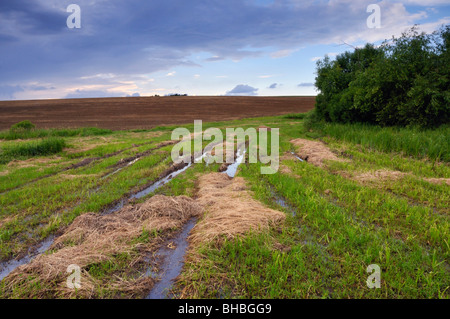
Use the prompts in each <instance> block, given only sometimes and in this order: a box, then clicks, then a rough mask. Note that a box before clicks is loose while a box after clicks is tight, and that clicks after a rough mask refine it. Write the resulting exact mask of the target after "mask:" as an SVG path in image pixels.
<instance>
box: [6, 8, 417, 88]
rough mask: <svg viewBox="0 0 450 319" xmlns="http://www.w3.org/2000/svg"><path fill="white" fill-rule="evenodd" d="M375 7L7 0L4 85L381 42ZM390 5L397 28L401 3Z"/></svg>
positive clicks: (130, 72) (160, 68) (135, 71)
mask: <svg viewBox="0 0 450 319" xmlns="http://www.w3.org/2000/svg"><path fill="white" fill-rule="evenodd" d="M372 2H373V0H360V1H354V2H350V1H312V0H311V1H298V0H276V1H273V2H270V1H262V2H261V1H248V0H228V1H223V0H189V1H186V0H171V1H166V0H152V1H142V0H127V1H123V0H96V1H92V0H77V1H73V0H61V1H57V0H0V45H1V49H0V85H2V84H11V83H24V82H28V83H29V82H33V81H34V82H41V83H58V82H61V80H62V81H64V82H68V80H69V79H71V78H79V77H83V76H91V75H94V74H102V73H117V74H125V75H132V74H150V73H153V72H156V71H162V70H170V69H173V68H174V67H176V66H180V65H183V66H193V67H197V66H198V65H197V64H195V63H193V62H192V61H190V60H189V58H188V57H190V56H191V55H192V54H194V53H203V52H207V53H209V54H210V55H211V57H210V58H208V59H206V60H207V61H218V60H221V59H233V60H240V59H243V58H246V57H257V56H261V55H262V54H267V48H272V49H273V50H281V51H283V50H292V49H297V48H299V47H302V46H305V45H308V44H317V43H322V44H323V43H336V42H339V41H341V40H343V39H346V37H347V36H355V35H356V36H355V38H358V36H359V34H362V33H363V32H371V34H373V32H374V31H372V30H369V31H368V30H367V26H366V19H367V16H368V14H367V13H366V8H367V5H368V4H370V3H372ZM71 3H76V4H78V5H79V6H80V7H81V29H68V28H67V26H66V19H67V17H68V16H69V15H70V13H67V12H66V8H67V6H68V5H69V4H71ZM261 3H263V4H264V5H261ZM382 4H383V6H384V7H383V13H384V14H383V21H388V20H387V19H388V18H389V15H388V10H387V7H389V6H391V7H392V6H393V5H391V4H389V3H387V2H385V1H383V2H382ZM394 13H398V14H402V17H405V14H406V16H407V13H405V14H404V13H403V11H402V10H399V11H395V12H394ZM398 14H397V15H396V17H398ZM396 19H397V20H398V21H400V22H399V23H402V22H401V21H402V20H401V18H400V17H398V18H396ZM411 21H412V20H411ZM347 41H351V40H347Z"/></svg>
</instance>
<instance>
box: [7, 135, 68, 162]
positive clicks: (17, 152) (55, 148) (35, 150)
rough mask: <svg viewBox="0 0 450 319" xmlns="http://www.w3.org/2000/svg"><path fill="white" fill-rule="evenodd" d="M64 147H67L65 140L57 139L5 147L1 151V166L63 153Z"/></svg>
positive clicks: (50, 138) (51, 138)
mask: <svg viewBox="0 0 450 319" xmlns="http://www.w3.org/2000/svg"><path fill="white" fill-rule="evenodd" d="M64 147H66V142H65V141H64V139H62V138H56V137H49V138H46V139H43V140H39V141H32V142H25V143H19V144H13V145H8V146H3V147H2V149H1V151H0V164H4V163H8V162H9V161H11V160H12V159H14V158H20V159H23V158H30V157H35V156H45V155H51V154H56V153H59V152H61V151H62V150H63V148H64Z"/></svg>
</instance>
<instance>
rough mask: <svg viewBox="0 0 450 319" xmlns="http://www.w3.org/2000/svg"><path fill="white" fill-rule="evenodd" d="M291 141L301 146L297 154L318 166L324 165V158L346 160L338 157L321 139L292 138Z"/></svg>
mask: <svg viewBox="0 0 450 319" xmlns="http://www.w3.org/2000/svg"><path fill="white" fill-rule="evenodd" d="M291 143H292V144H294V145H295V146H297V147H299V149H298V151H297V155H298V156H300V158H302V159H303V160H305V161H307V162H308V163H311V164H313V165H315V166H318V167H323V165H324V160H332V161H338V162H346V161H347V160H344V159H342V158H339V157H337V156H336V155H335V154H334V153H333V152H331V151H330V149H329V148H328V147H327V146H325V144H323V143H322V142H319V141H310V140H306V139H303V138H297V139H295V140H291Z"/></svg>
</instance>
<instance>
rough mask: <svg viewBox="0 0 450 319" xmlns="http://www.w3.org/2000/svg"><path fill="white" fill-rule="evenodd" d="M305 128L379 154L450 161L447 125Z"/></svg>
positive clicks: (319, 125)
mask: <svg viewBox="0 0 450 319" xmlns="http://www.w3.org/2000/svg"><path fill="white" fill-rule="evenodd" d="M307 124H308V128H312V129H314V130H316V131H319V132H320V133H321V134H323V135H327V136H330V137H333V138H335V139H338V140H342V141H346V142H350V143H355V144H360V145H361V146H363V147H365V148H369V149H374V150H377V151H381V152H402V153H403V154H404V155H407V156H414V157H416V158H429V159H431V160H435V161H443V162H450V126H449V125H444V126H441V127H439V128H437V129H420V128H417V127H414V128H399V127H380V126H378V125H369V124H361V123H354V124H340V123H328V122H312V123H311V122H309V123H307Z"/></svg>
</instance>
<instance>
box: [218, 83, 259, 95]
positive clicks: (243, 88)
mask: <svg viewBox="0 0 450 319" xmlns="http://www.w3.org/2000/svg"><path fill="white" fill-rule="evenodd" d="M256 91H258V89H257V88H254V87H251V86H250V85H246V84H239V85H236V86H235V87H234V89H232V90H231V91H227V93H226V94H225V95H234V96H237V95H244V96H246V95H257V93H256Z"/></svg>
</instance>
